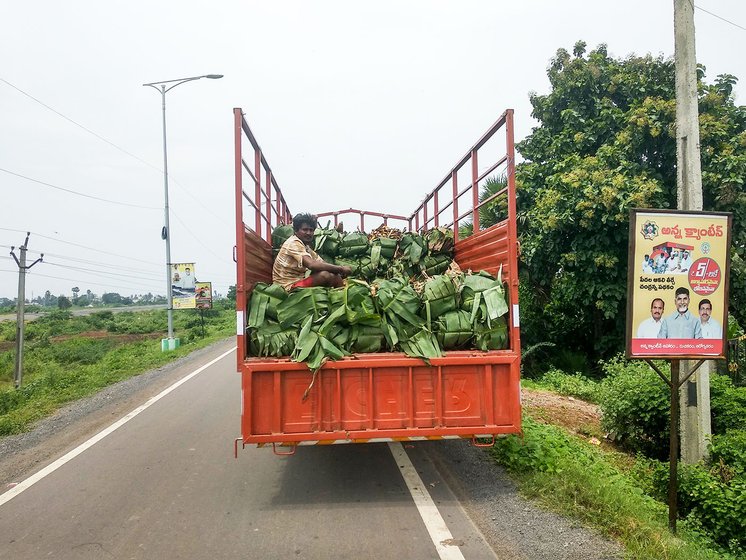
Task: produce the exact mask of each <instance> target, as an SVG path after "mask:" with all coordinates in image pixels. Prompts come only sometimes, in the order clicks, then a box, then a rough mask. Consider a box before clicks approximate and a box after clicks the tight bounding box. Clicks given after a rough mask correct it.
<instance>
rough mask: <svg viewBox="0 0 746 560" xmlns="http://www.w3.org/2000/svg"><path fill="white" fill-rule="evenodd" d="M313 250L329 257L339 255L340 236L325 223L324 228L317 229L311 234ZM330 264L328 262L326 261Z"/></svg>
mask: <svg viewBox="0 0 746 560" xmlns="http://www.w3.org/2000/svg"><path fill="white" fill-rule="evenodd" d="M313 238H314V239H313V240H314V250H315V251H316V252H317V253H319V254H320V255H321V254H324V255H328V256H330V257H336V256H337V254H338V253H339V244H340V242H341V240H342V235H341V234H340V233H339V232H338V231H337V230H336V229H334V228H333V227H330V225H329V224H328V223H327V225H326V227H325V228H321V227H318V228H316V231H315V232H314V233H313ZM324 260H326V259H324ZM327 262H330V261H327Z"/></svg>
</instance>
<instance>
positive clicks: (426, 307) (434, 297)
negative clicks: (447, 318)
mask: <svg viewBox="0 0 746 560" xmlns="http://www.w3.org/2000/svg"><path fill="white" fill-rule="evenodd" d="M456 298H457V294H456V284H454V283H453V280H452V279H451V277H450V276H446V275H444V274H441V275H439V276H433V277H432V278H430V280H428V281H427V282H426V283H425V290H424V291H423V293H422V303H423V311H422V312H421V315H422V316H423V317H425V316H426V313H427V312H428V311H429V314H430V316H431V317H434V318H437V317H440V316H441V315H443V314H445V313H448V312H449V311H455V310H456V309H458V301H457V299H456Z"/></svg>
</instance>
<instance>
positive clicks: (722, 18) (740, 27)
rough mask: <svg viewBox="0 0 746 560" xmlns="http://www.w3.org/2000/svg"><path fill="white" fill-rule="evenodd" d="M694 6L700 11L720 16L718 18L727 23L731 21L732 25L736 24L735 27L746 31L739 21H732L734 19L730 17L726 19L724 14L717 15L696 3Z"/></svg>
mask: <svg viewBox="0 0 746 560" xmlns="http://www.w3.org/2000/svg"><path fill="white" fill-rule="evenodd" d="M694 7H695V8H696V9H698V10H699V11H701V12H704V13H706V14H710V15H711V16H712V17H716V18H718V19H720V20H722V21H724V22H725V23H730V24H731V25H732V26H734V27H738V29H743V30H744V31H746V27H743V26H741V25H738V24H737V23H735V22H732V21H730V20H729V19H725V18H724V17H722V16H719V15H717V14H714V13H712V12H710V11H707V10H705V9H704V8H700V7H699V6H697V5H696V4H694Z"/></svg>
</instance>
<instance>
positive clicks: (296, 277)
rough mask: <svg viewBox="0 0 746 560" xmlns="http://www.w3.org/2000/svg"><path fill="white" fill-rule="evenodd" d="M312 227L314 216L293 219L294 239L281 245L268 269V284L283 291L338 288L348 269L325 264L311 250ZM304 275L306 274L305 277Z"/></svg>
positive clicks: (298, 215)
mask: <svg viewBox="0 0 746 560" xmlns="http://www.w3.org/2000/svg"><path fill="white" fill-rule="evenodd" d="M316 225H317V220H316V216H314V215H313V214H296V215H295V216H293V231H294V232H295V235H291V236H290V237H289V238H288V239H287V241H285V243H283V244H282V247H281V248H280V252H279V253H277V257H276V258H275V264H274V265H273V266H272V282H274V283H275V284H280V285H281V286H282V287H283V288H285V289H286V290H287V291H290V290H292V289H293V288H311V287H314V286H326V287H329V288H338V287H340V286H342V284H343V282H344V279H345V278H347V277H348V276H349V275H350V273H351V272H352V269H351V268H350V267H349V266H337V265H336V264H331V263H328V262H325V261H324V260H323V259H322V258H321V257H319V255H318V254H316V252H315V251H314V250H313V249H312V248H311V247H312V245H313V233H314V231H316ZM307 271H309V272H310V274H309V275H308V276H306V273H307Z"/></svg>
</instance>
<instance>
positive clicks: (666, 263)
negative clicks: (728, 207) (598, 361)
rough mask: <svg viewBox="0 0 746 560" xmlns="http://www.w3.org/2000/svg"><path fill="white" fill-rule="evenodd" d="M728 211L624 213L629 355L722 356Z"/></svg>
mask: <svg viewBox="0 0 746 560" xmlns="http://www.w3.org/2000/svg"><path fill="white" fill-rule="evenodd" d="M730 228H731V214H729V213H724V212H690V211H684V210H649V209H645V210H641V209H635V210H632V211H631V214H630V229H629V239H630V241H629V258H628V271H629V272H628V291H627V356H628V357H630V358H663V359H677V358H703V357H707V358H723V357H725V351H726V342H725V341H726V336H727V326H728V269H729V257H730V233H731V229H730Z"/></svg>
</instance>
